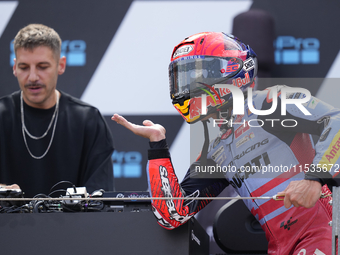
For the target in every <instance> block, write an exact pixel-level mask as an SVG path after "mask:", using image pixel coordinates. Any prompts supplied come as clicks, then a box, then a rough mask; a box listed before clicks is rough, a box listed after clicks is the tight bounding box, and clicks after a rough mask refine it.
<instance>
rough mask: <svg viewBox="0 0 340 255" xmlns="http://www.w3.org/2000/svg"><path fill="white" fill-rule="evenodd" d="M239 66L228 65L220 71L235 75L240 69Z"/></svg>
mask: <svg viewBox="0 0 340 255" xmlns="http://www.w3.org/2000/svg"><path fill="white" fill-rule="evenodd" d="M239 66H240V65H239V64H231V65H228V66H227V67H226V68H225V69H224V68H222V69H221V70H220V72H221V73H233V72H236V71H237V70H238V68H239Z"/></svg>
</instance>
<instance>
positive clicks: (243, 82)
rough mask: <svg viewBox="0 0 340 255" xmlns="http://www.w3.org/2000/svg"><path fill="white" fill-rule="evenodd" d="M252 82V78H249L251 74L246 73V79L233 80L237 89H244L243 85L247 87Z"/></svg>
mask: <svg viewBox="0 0 340 255" xmlns="http://www.w3.org/2000/svg"><path fill="white" fill-rule="evenodd" d="M249 82H250V78H249V74H248V73H245V74H244V78H243V79H242V78H236V79H233V85H234V86H236V87H239V88H240V87H242V86H243V85H246V84H248V83H249Z"/></svg>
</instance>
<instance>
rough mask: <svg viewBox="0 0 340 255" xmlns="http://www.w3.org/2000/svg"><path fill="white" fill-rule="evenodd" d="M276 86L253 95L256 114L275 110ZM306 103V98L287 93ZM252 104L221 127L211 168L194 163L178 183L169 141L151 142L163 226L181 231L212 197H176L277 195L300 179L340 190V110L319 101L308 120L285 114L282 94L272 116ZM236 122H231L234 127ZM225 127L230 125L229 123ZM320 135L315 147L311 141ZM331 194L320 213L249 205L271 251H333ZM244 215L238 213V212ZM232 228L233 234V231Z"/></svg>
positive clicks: (151, 174)
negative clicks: (339, 183)
mask: <svg viewBox="0 0 340 255" xmlns="http://www.w3.org/2000/svg"><path fill="white" fill-rule="evenodd" d="M269 91H270V88H269V89H266V90H264V91H257V92H254V94H253V97H252V101H253V102H252V103H253V106H254V108H255V109H257V110H266V109H270V108H271V106H272V102H271V100H270V96H269ZM287 97H288V98H293V99H294V98H302V97H304V95H303V94H301V93H294V94H290V95H287ZM247 100H248V99H246V100H245V104H244V107H245V111H244V113H245V114H244V115H237V116H233V118H231V119H230V120H228V122H229V123H227V124H223V125H221V127H220V135H219V136H218V137H217V138H216V139H214V140H213V141H212V142H211V143H210V145H209V150H208V155H207V164H208V166H201V165H200V160H198V161H197V162H195V163H193V164H192V165H191V167H190V168H189V170H188V172H187V174H186V176H185V178H184V179H183V181H182V182H181V183H179V182H178V180H177V177H176V174H175V172H174V169H173V167H172V164H171V158H170V154H169V151H168V149H167V145H166V141H165V140H162V141H160V142H156V143H150V146H151V149H150V150H149V161H148V167H147V168H148V182H149V190H150V196H152V197H166V198H169V199H167V200H153V201H152V205H153V210H154V214H155V216H156V217H157V219H158V223H159V224H160V225H162V226H163V227H165V228H167V229H173V228H176V227H178V226H180V225H182V224H183V223H185V222H186V221H187V220H188V219H189V218H190V217H192V216H193V215H195V213H197V212H198V211H199V210H201V209H202V208H203V207H205V206H206V205H207V204H208V203H209V202H210V201H211V200H209V199H205V200H190V199H183V200H175V199H171V198H172V197H183V198H186V197H214V196H217V195H218V194H219V193H220V192H221V191H222V190H223V189H224V188H225V187H226V186H227V185H229V184H230V185H232V186H233V187H234V188H235V190H236V191H237V193H238V194H239V195H240V196H241V197H249V196H252V197H259V196H274V195H276V194H277V193H278V192H280V191H284V190H285V188H286V187H287V186H288V184H289V183H290V182H291V181H293V180H302V179H304V178H305V179H309V180H316V181H319V182H320V183H321V184H322V185H324V186H323V190H322V191H323V192H324V193H325V194H330V191H329V189H328V188H327V185H325V184H328V185H329V186H332V185H337V183H336V181H337V178H336V176H337V174H338V173H339V170H340V160H339V155H340V150H339V148H340V131H339V129H340V111H339V110H338V109H336V108H333V107H332V106H330V105H328V104H326V103H324V102H322V101H320V100H318V99H316V98H314V97H312V98H311V100H309V102H307V103H305V104H304V107H305V108H306V109H307V110H308V111H309V112H310V113H311V115H305V114H304V113H302V112H301V111H300V110H299V109H298V107H297V106H296V105H294V104H288V105H287V109H286V110H287V113H286V115H281V95H280V94H279V96H278V104H277V109H276V110H275V112H274V113H272V114H270V115H268V116H260V115H256V114H253V113H252V112H250V111H249V109H248V102H247ZM231 121H232V123H230V122H231ZM225 122H226V121H225ZM311 135H315V136H317V137H318V141H317V143H316V145H315V146H314V143H313V140H312V136H311ZM330 199H331V198H330V197H327V198H320V199H319V200H318V202H317V203H316V205H315V206H314V207H313V208H310V209H306V208H303V207H298V208H297V207H293V206H292V207H290V208H288V209H286V208H285V207H284V205H283V201H275V200H273V199H271V200H263V199H253V200H244V202H245V204H246V206H247V207H248V209H249V210H250V212H251V213H252V214H253V215H254V216H255V218H256V219H257V220H258V221H259V222H260V224H261V226H262V228H263V230H264V231H265V233H266V237H267V240H268V242H269V246H268V254H280V255H287V254H294V255H295V254H296V255H297V254H298V255H304V254H305V255H309V254H310V255H313V254H316V255H320V254H321V255H322V254H331V251H332V247H331V243H332V242H331V237H332V228H331V227H330V226H329V224H328V223H329V222H330V221H331V220H332V219H331V218H332V208H331V206H330V205H329V204H328V201H329V200H330ZM235 213H237V212H235ZM226 231H228V230H226ZM230 231H232V230H230Z"/></svg>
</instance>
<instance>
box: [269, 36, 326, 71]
mask: <svg viewBox="0 0 340 255" xmlns="http://www.w3.org/2000/svg"><path fill="white" fill-rule="evenodd" d="M274 48H275V63H276V64H283V65H292V64H319V62H320V52H319V48H320V41H319V40H318V39H317V38H295V37H293V36H279V37H277V39H276V41H275V42H274Z"/></svg>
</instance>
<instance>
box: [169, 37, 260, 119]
mask: <svg viewBox="0 0 340 255" xmlns="http://www.w3.org/2000/svg"><path fill="white" fill-rule="evenodd" d="M256 75H257V57H256V54H255V52H254V51H253V50H252V49H251V48H250V47H249V45H245V44H244V43H242V42H241V41H240V40H239V39H238V38H237V37H235V36H233V35H228V34H225V33H222V32H203V33H198V34H195V35H192V36H190V37H187V38H185V39H184V40H183V41H182V42H180V43H179V44H178V45H177V46H176V47H175V48H174V50H173V52H172V55H171V63H170V65H169V83H170V97H171V100H172V104H173V105H174V107H175V108H176V109H177V111H178V112H179V113H180V114H181V115H182V117H183V118H184V119H185V120H186V122H188V123H195V122H197V121H199V120H201V119H203V118H205V117H206V116H208V115H210V114H212V113H214V112H217V111H222V110H226V109H227V108H228V107H229V106H230V105H231V103H232V93H231V92H230V90H228V89H227V88H216V89H215V88H214V87H215V85H216V84H229V85H234V86H237V87H238V88H239V89H241V90H242V91H243V92H245V91H247V89H248V87H252V88H253V87H254V86H255V77H256ZM203 95H204V102H206V108H205V111H203V112H202V98H203ZM202 113H206V114H202Z"/></svg>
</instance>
